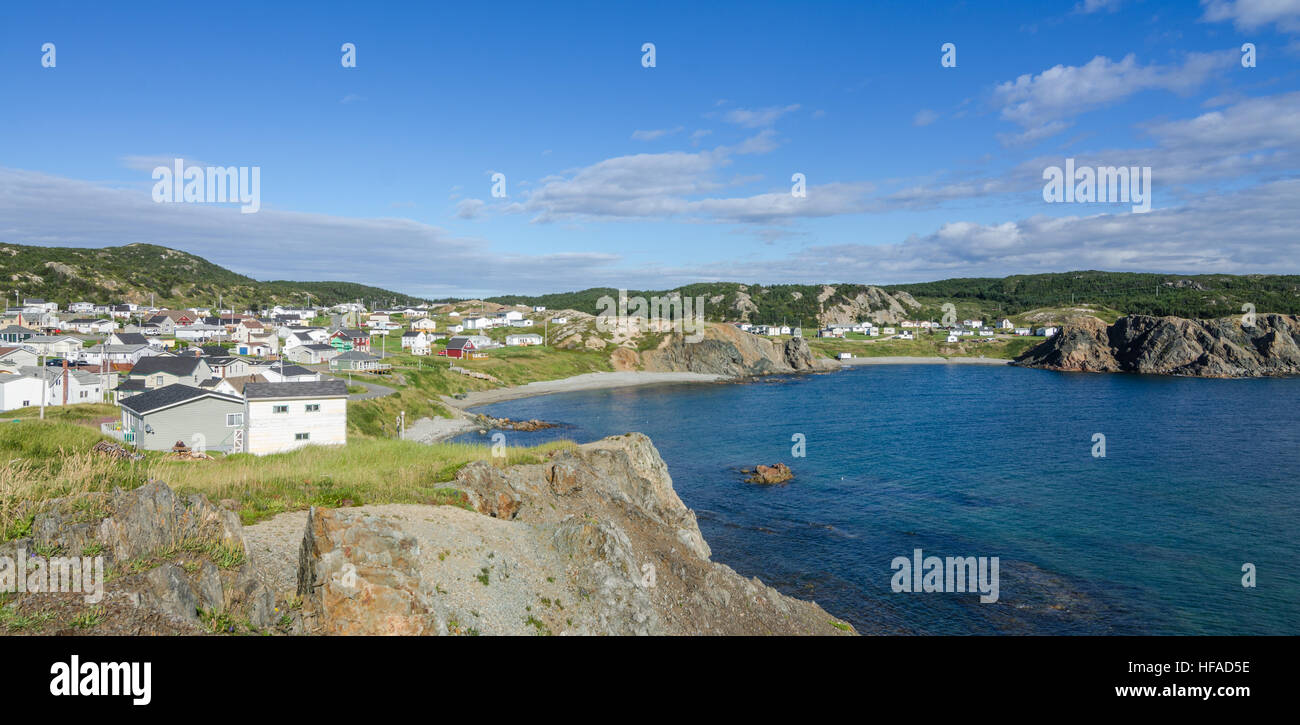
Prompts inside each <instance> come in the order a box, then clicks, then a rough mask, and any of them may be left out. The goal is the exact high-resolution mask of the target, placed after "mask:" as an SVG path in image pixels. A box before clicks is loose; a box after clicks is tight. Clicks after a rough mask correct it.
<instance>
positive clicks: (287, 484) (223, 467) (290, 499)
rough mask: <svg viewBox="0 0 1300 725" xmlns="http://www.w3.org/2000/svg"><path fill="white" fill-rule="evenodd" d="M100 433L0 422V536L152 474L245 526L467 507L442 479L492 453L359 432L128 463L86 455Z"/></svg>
mask: <svg viewBox="0 0 1300 725" xmlns="http://www.w3.org/2000/svg"><path fill="white" fill-rule="evenodd" d="M102 438H103V437H102V436H100V435H98V434H97V433H95V432H94V431H93V430H92V429H89V428H86V427H84V426H78V425H74V424H69V423H58V422H54V421H24V422H22V423H6V424H0V541H8V540H11V539H14V538H19V537H22V536H25V535H27V534H28V533H29V532H30V529H31V525H32V520H33V518H34V517H35V515H36V514H37V513H39V512H41V511H43V510H45V509H48V507H49V504H48V501H49V500H50V499H54V498H64V497H67V498H68V500H67V501H65V502H64V503H63V504H62V505H63V506H64V507H65V512H66V513H68V514H69V515H70V516H71V517H72V519H73V520H74V521H80V520H86V521H90V520H94V519H95V518H97V517H98V518H102V517H103V516H104V515H106V511H105V510H104V505H105V504H104V499H103V497H102V496H100V497H96V496H85V495H78V494H87V493H94V492H106V491H111V490H112V489H113V488H115V487H121V488H123V489H132V488H137V487H139V486H141V485H143V484H144V483H145V482H147V481H149V480H151V479H157V480H161V481H164V482H166V483H167V484H168V485H170V486H171V487H172V488H173V489H175V490H177V491H178V492H180V493H182V494H188V493H201V494H204V495H206V496H207V497H208V498H209V499H211V500H213V501H217V500H220V499H227V498H228V499H234V500H235V501H238V502H239V503H240V504H241V508H240V512H239V513H240V518H241V519H242V520H243V521H244V523H252V522H255V521H259V520H261V519H264V518H267V517H270V516H274V515H276V514H279V513H283V512H286V511H297V510H301V509H304V508H307V507H309V506H330V507H334V506H343V505H348V504H351V505H362V504H368V503H421V504H430V505H453V506H468V500H467V499H466V497H465V495H464V494H463V493H461V492H460V491H457V490H455V489H453V488H451V487H449V486H447V485H446V484H447V483H448V482H450V481H452V480H453V479H454V478H455V477H456V473H457V472H459V471H460V469H461V468H463V467H464V466H466V465H468V464H469V463H470V462H472V461H491V460H492V458H491V448H490V447H489V446H483V445H469V444H457V443H437V444H434V445H426V444H423V443H417V442H414V441H400V440H393V439H387V438H364V437H359V438H354V439H352V440H351V441H350V442H349V443H348V444H347V445H345V446H309V447H305V448H300V449H298V450H295V451H290V452H288V453H278V454H274V455H269V456H253V455H250V454H237V455H230V456H218V457H217V459H216V460H215V461H210V462H189V461H177V460H172V459H168V458H165V457H164V456H163V454H160V453H155V452H150V453H147V454H146V458H145V460H143V461H140V462H138V463H131V462H127V461H122V460H118V459H113V458H108V457H105V456H100V455H97V454H93V453H87V452H86V451H87V450H89V448H90V447H91V446H92V445H94V443H95V442H97V441H99V440H101V439H102ZM573 445H574V444H573V443H571V442H568V441H556V442H552V443H547V444H544V445H541V446H537V447H534V448H513V447H512V448H508V449H507V457H506V463H507V464H511V465H513V464H520V463H541V462H542V461H544V460H546V457H547V455H548V454H549V453H550V452H552V451H556V450H562V449H567V448H571V447H572V446H573ZM214 560H215V559H214ZM218 563H220V562H219V561H218Z"/></svg>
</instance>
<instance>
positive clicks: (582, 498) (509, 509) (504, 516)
mask: <svg viewBox="0 0 1300 725" xmlns="http://www.w3.org/2000/svg"><path fill="white" fill-rule="evenodd" d="M449 487H450V488H451V489H453V491H451V493H450V494H449V493H448V492H447V490H446V489H443V490H442V491H441V492H440V497H439V498H440V500H442V501H449V502H450V503H449V504H446V505H438V506H434V505H417V504H384V505H370V506H362V507H349V508H339V509H326V508H313V509H311V510H310V511H298V512H292V513H286V514H281V515H279V516H276V517H274V518H272V519H270V520H267V521H263V522H259V523H257V524H255V525H252V526H247V527H244V526H241V525H240V522H239V518H238V516H237V515H236V514H235V513H234V512H233V511H232V510H231V509H232V508H234V507H237V504H236V503H235V502H233V501H227V502H223V505H214V504H212V503H211V502H209V501H208V500H207V499H206V498H204V497H203V496H198V495H195V496H179V495H177V494H176V493H174V492H173V491H172V490H171V489H170V488H169V487H168V486H167V485H165V484H163V483H161V482H157V481H155V482H151V483H149V484H147V485H145V486H143V487H141V488H138V489H135V490H132V491H121V490H118V491H115V492H113V493H111V494H83V495H80V496H77V497H74V498H69V499H66V500H59V501H54V502H51V504H50V507H49V510H47V511H45V512H44V513H41V514H39V515H38V516H37V517H36V518H35V520H34V522H33V525H32V529H31V536H30V537H28V538H25V539H22V540H19V541H13V542H9V543H7V544H5V545H3V546H0V555H7V556H9V557H14V556H18V555H22V556H24V560H26V559H27V557H31V556H36V555H38V554H39V555H40V556H42V557H44V556H56V555H70V556H78V555H81V556H86V557H94V556H103V557H104V559H105V560H106V567H105V573H106V575H107V577H106V578H107V586H106V591H105V592H104V598H103V599H102V601H99V602H94V603H88V602H87V601H86V600H85V597H84V596H82V595H80V594H75V593H68V594H60V595H52V594H48V593H28V594H20V595H18V596H17V597H16V598H14V599H12V600H11V601H8V602H5V603H4V605H5V607H6V616H11V618H13V617H17V618H21V619H22V620H23V621H24V622H28V623H31V624H30V626H29V628H28V629H27V630H25V631H29V632H31V633H42V634H81V633H90V634H200V633H241V634H242V633H262V634H273V633H286V634H319V635H348V634H393V635H439V634H442V635H466V634H468V635H473V634H497V635H522V634H529V635H536V634H577V635H608V634H614V635H627V634H642V635H677V634H740V635H750V634H820V635H830V634H850V633H853V629H852V627H850V626H849V625H848V624H846V623H844V622H842V621H841V620H839V619H837V618H835V617H832V616H831V615H829V614H828V613H826V612H825V611H824V610H822V609H821V608H820V607H818V606H817V605H816V604H813V603H811V602H805V601H801V600H797V599H793V598H790V597H787V596H785V595H783V594H781V593H779V592H777V591H776V590H775V589H773V588H771V587H769V586H767V585H765V584H763V583H762V582H761V581H759V580H758V579H756V578H753V579H746V578H744V577H742V576H740V575H739V574H737V573H736V572H735V571H733V570H732V569H730V568H729V567H727V566H725V565H723V564H719V563H717V562H714V561H712V560H711V551H710V549H709V545H708V544H707V543H706V542H705V541H704V537H703V536H702V535H701V534H700V529H699V526H698V525H697V524H696V519H695V514H694V512H692V511H691V510H690V509H688V508H687V507H686V506H685V505H684V504H683V503H682V501H681V499H679V498H678V497H677V494H676V492H675V491H674V490H673V485H672V479H671V477H670V476H669V474H668V469H667V466H666V465H665V464H664V462H663V459H662V458H660V456H659V453H658V451H656V450H655V447H654V445H653V444H652V443H651V442H650V440H649V439H648V438H646V437H645V436H644V435H641V434H638V433H629V434H626V435H623V436H615V437H611V438H607V439H605V440H601V441H596V442H594V443H590V444H587V445H583V446H577V447H575V448H573V449H571V450H559V451H555V452H554V453H553V454H551V455H550V456H549V457H548V459H547V460H545V461H544V462H542V463H537V464H530V465H516V466H504V465H502V466H494V465H491V464H489V463H487V462H478V463H473V464H471V465H469V466H467V467H465V468H464V469H462V470H461V471H460V472H459V473H458V475H457V476H456V478H455V480H454V481H453V482H451V483H450V484H449Z"/></svg>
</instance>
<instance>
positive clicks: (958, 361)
mask: <svg viewBox="0 0 1300 725" xmlns="http://www.w3.org/2000/svg"><path fill="white" fill-rule="evenodd" d="M835 362H837V363H839V364H841V365H1008V364H1010V363H1011V361H1010V360H1003V359H1001V358H996V357H903V356H899V355H889V356H885V357H855V358H850V359H848V360H836V361H835Z"/></svg>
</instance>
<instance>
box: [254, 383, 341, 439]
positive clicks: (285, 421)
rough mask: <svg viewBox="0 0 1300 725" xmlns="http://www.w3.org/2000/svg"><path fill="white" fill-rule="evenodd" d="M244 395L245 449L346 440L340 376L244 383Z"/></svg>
mask: <svg viewBox="0 0 1300 725" xmlns="http://www.w3.org/2000/svg"><path fill="white" fill-rule="evenodd" d="M244 399H245V404H244V422H245V428H246V430H247V440H246V441H245V448H244V450H246V451H248V452H249V453H253V454H257V455H263V454H267V453H281V452H284V451H291V450H294V449H295V448H302V447H303V446H318V445H326V446H330V445H335V446H341V445H344V444H346V443H347V442H348V384H347V383H346V382H344V381H342V380H324V381H320V382H313V383H248V384H247V385H245V386H244Z"/></svg>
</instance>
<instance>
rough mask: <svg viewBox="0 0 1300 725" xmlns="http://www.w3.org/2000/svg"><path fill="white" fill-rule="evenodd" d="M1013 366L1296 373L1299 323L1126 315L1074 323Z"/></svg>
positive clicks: (1286, 318) (1230, 374)
mask: <svg viewBox="0 0 1300 725" xmlns="http://www.w3.org/2000/svg"><path fill="white" fill-rule="evenodd" d="M1016 364H1017V365H1024V366H1026V367H1039V368H1048V369H1052V370H1072V371H1081V372H1135V373H1150V374H1157V375H1189V376H1196V377H1213V378H1239V377H1262V376H1270V375H1300V318H1297V317H1296V316H1295V315H1259V316H1258V317H1257V318H1256V319H1255V320H1254V325H1243V324H1242V320H1241V319H1239V318H1223V319H1218V320H1189V319H1185V318H1181V317H1150V316H1146V315H1130V316H1128V317H1121V318H1120V319H1119V320H1117V321H1116V322H1115V324H1113V325H1110V326H1109V327H1108V326H1106V324H1105V323H1103V322H1102V321H1100V320H1097V319H1095V318H1087V317H1084V318H1078V319H1075V320H1072V321H1071V322H1069V323H1067V324H1066V326H1065V328H1064V329H1063V330H1062V331H1061V332H1060V333H1058V334H1057V335H1055V336H1053V337H1051V338H1049V339H1047V340H1046V341H1044V342H1043V343H1042V344H1040V345H1038V346H1037V347H1034V348H1033V349H1031V350H1029V351H1028V352H1026V353H1025V354H1024V355H1022V356H1020V357H1019V358H1018V359H1017V360H1016Z"/></svg>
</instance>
